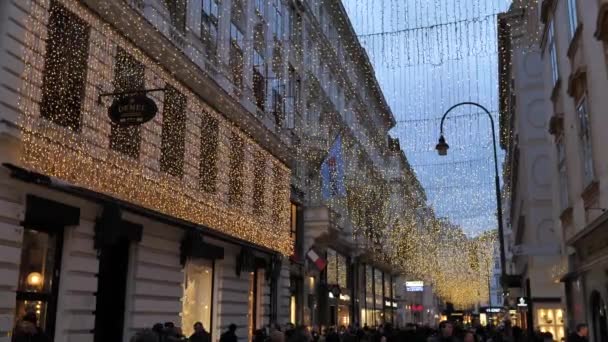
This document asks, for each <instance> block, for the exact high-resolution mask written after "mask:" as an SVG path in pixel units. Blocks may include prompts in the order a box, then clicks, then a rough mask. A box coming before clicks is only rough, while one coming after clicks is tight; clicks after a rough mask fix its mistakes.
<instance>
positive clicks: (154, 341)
mask: <svg viewBox="0 0 608 342" xmlns="http://www.w3.org/2000/svg"><path fill="white" fill-rule="evenodd" d="M129 341H130V342H158V341H159V335H158V333H157V332H156V331H154V330H153V329H143V330H140V331H138V332H137V333H135V335H133V337H131V339H130V340H129Z"/></svg>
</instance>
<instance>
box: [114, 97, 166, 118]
mask: <svg viewBox="0 0 608 342" xmlns="http://www.w3.org/2000/svg"><path fill="white" fill-rule="evenodd" d="M157 112H158V107H157V106H156V103H155V102H154V100H152V99H151V98H149V97H147V96H146V95H145V94H136V95H129V96H124V97H121V98H117V99H115V100H114V102H112V105H111V106H110V108H108V116H109V117H110V120H112V122H114V123H116V124H118V125H120V126H135V125H141V124H144V123H146V122H148V121H150V120H152V119H153V118H154V116H156V113H157Z"/></svg>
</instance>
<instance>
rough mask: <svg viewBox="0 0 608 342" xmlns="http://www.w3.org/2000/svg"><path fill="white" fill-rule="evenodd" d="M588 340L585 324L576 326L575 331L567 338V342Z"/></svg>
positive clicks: (587, 329) (587, 328)
mask: <svg viewBox="0 0 608 342" xmlns="http://www.w3.org/2000/svg"><path fill="white" fill-rule="evenodd" d="M588 339H589V326H587V324H585V323H580V324H577V325H576V331H575V332H574V333H573V334H570V336H568V339H567V342H587V341H588Z"/></svg>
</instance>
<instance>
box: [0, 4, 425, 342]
mask: <svg viewBox="0 0 608 342" xmlns="http://www.w3.org/2000/svg"><path fill="white" fill-rule="evenodd" d="M0 24H1V25H0V46H1V47H2V52H0V65H1V66H2V67H1V71H0V73H1V74H2V78H1V80H0V82H1V83H2V87H0V156H1V157H0V161H1V162H2V165H3V166H2V168H1V171H0V182H1V183H2V186H1V187H0V226H1V229H0V234H1V236H0V241H1V242H0V255H2V256H3V258H2V259H3V263H1V265H0V273H1V276H0V279H2V280H1V282H2V283H1V285H2V286H1V287H0V291H1V292H2V301H1V302H0V305H1V307H0V309H2V311H3V312H4V313H5V314H4V315H3V319H2V320H0V333H1V335H2V336H4V337H0V340H2V339H5V340H7V341H8V340H10V335H11V333H12V330H13V327H14V325H15V323H16V322H17V321H18V320H19V319H21V317H22V316H23V315H24V314H25V313H26V312H30V311H33V312H35V313H36V314H37V318H38V320H39V323H40V325H41V326H42V327H43V328H44V329H45V331H47V333H48V334H49V335H50V336H51V337H52V339H53V340H54V341H98V342H101V341H108V340H113V341H127V340H129V339H130V337H131V336H132V335H133V334H134V333H135V332H136V331H137V330H139V329H142V328H151V327H152V325H153V324H155V323H164V322H173V323H174V324H175V325H177V326H181V327H182V329H183V332H184V333H185V334H189V333H191V332H192V325H193V323H194V322H197V321H200V322H202V323H203V325H204V327H205V329H207V330H208V331H210V332H211V335H212V338H213V340H218V339H219V335H220V333H221V332H222V331H224V330H225V329H226V328H227V326H228V325H229V324H231V323H234V324H236V325H237V327H238V329H237V336H238V337H239V339H240V340H251V338H252V335H253V333H254V331H255V329H257V328H261V327H263V326H265V325H266V324H269V323H271V322H277V323H280V324H284V323H287V322H293V323H298V324H307V325H311V326H315V327H320V326H327V325H348V324H354V323H361V324H368V325H373V324H377V323H382V322H393V321H394V316H395V315H394V312H395V309H396V308H395V306H396V301H395V300H394V297H395V294H396V290H395V280H394V277H395V276H396V274H395V272H396V271H395V269H394V268H393V266H392V265H391V264H390V262H389V261H388V260H386V259H385V258H384V259H383V258H382V257H381V255H382V253H380V252H381V250H382V245H383V243H384V242H385V241H384V240H383V239H385V237H384V236H385V235H383V234H384V232H386V230H387V229H390V227H391V225H392V224H394V222H393V221H394V219H393V217H397V216H398V215H397V213H400V212H403V211H404V210H413V209H412V208H409V207H408V206H407V205H404V204H403V202H404V201H402V200H401V199H403V198H405V197H406V196H409V197H412V198H419V197H420V196H423V193H422V192H421V190H420V187H419V184H418V183H417V180H416V179H415V176H414V174H413V173H412V171H411V169H410V168H409V165H408V163H407V160H406V158H405V155H404V154H403V152H402V151H401V150H400V147H399V143H398V141H396V140H393V139H391V138H390V137H389V135H388V131H389V130H390V129H391V128H392V127H393V126H394V125H395V120H394V118H393V115H392V113H391V111H390V108H389V107H388V106H387V104H386V101H385V100H384V97H383V95H382V92H381V90H380V88H379V86H378V83H377V81H376V80H375V78H374V76H373V75H374V73H373V70H372V68H371V64H370V63H369V60H368V59H367V57H366V55H365V52H364V50H363V49H362V47H361V46H360V45H359V42H358V40H357V37H356V35H355V33H354V30H353V28H352V26H351V25H350V22H349V20H348V17H347V15H346V11H345V10H344V8H343V7H342V5H341V4H340V3H324V2H317V1H279V0H276V1H274V0H273V1H266V0H264V1H253V0H251V1H247V0H222V1H216V0H177V1H168V0H167V1H164V0H132V1H114V0H112V1H104V2H99V1H89V0H83V1H78V0H31V1H27V2H2V3H0ZM137 106H141V107H137ZM142 108H144V109H142ZM134 113H135V114H137V115H139V116H137V115H135V114H134ZM142 113H143V114H145V115H144V116H142ZM154 114H156V115H154ZM129 115H134V116H129ZM146 115H148V116H147V117H146ZM110 117H112V119H110ZM338 139H339V140H341V142H342V145H343V149H342V154H343V158H344V164H345V166H344V167H345V172H344V174H345V177H344V183H345V186H346V188H347V193H346V194H345V195H344V196H333V195H330V196H323V192H324V188H323V182H322V177H321V170H320V165H321V163H322V162H323V160H324V159H325V158H326V157H327V153H328V150H329V149H330V147H332V146H333V145H334V142H335V141H336V140H338ZM416 203H417V202H416ZM412 205H414V204H412ZM380 209H381V210H380ZM311 250H312V251H314V252H315V253H317V254H318V255H319V256H320V257H322V258H323V259H324V260H325V261H326V262H327V265H326V267H321V268H319V267H317V266H316V265H315V264H314V263H313V262H312V260H311V258H309V257H306V256H307V254H308V252H309V251H311Z"/></svg>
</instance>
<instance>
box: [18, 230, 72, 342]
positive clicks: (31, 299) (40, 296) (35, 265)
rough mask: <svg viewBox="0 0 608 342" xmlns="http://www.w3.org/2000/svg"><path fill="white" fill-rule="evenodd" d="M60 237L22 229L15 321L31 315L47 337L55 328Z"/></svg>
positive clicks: (59, 234)
mask: <svg viewBox="0 0 608 342" xmlns="http://www.w3.org/2000/svg"><path fill="white" fill-rule="evenodd" d="M62 236H63V234H62V233H61V232H58V233H48V232H43V231H38V230H34V229H30V228H25V229H24V231H23V243H22V248H21V262H20V264H19V283H18V284H17V302H16V307H17V308H16V311H15V321H18V320H21V319H23V317H24V316H25V314H27V313H30V314H35V315H36V320H37V322H38V325H39V326H40V327H42V328H43V329H44V330H45V332H46V333H47V334H49V335H50V336H52V335H53V332H54V329H55V310H56V301H55V296H56V291H57V286H58V280H59V278H58V276H59V273H58V270H59V265H60V264H61V242H62Z"/></svg>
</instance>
